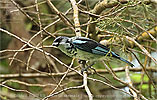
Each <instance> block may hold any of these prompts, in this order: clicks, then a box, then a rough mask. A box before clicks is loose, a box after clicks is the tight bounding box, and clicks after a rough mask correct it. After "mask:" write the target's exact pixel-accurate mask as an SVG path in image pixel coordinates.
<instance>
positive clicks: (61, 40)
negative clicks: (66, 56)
mask: <svg viewBox="0 0 157 100" xmlns="http://www.w3.org/2000/svg"><path fill="white" fill-rule="evenodd" d="M67 41H68V37H64V36H59V37H57V38H56V39H55V40H54V41H53V43H52V45H53V46H55V47H58V46H59V45H60V44H65V43H66V42H67Z"/></svg>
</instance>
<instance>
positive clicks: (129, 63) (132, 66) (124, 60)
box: [119, 57, 134, 67]
mask: <svg viewBox="0 0 157 100" xmlns="http://www.w3.org/2000/svg"><path fill="white" fill-rule="evenodd" d="M119 59H120V60H121V61H123V62H126V63H128V64H129V65H130V66H131V67H134V65H133V64H132V63H131V62H129V61H127V60H125V59H123V58H121V57H120V58H119Z"/></svg>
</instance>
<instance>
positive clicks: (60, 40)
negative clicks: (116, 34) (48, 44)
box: [53, 37, 134, 67]
mask: <svg viewBox="0 0 157 100" xmlns="http://www.w3.org/2000/svg"><path fill="white" fill-rule="evenodd" d="M53 45H54V46H57V47H58V48H59V49H60V50H61V51H62V52H64V53H65V54H67V55H68V56H70V57H75V58H79V59H81V60H89V61H96V60H103V59H105V58H108V57H113V58H117V59H119V60H121V61H123V62H126V63H128V64H129V65H131V66H132V67H133V66H134V65H133V64H132V63H130V62H129V61H127V60H125V59H123V58H121V57H120V56H119V55H118V54H116V53H115V52H113V51H111V50H110V49H109V48H107V47H106V46H104V45H102V44H100V43H98V42H96V41H94V40H92V39H89V38H85V37H72V38H68V37H57V38H56V39H55V40H54V42H53Z"/></svg>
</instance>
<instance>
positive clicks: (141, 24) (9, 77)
mask: <svg viewBox="0 0 157 100" xmlns="http://www.w3.org/2000/svg"><path fill="white" fill-rule="evenodd" d="M76 1H77V2H79V0H76ZM111 1H113V0H111ZM111 1H107V0H106V4H107V5H106V7H104V8H103V10H102V11H101V13H95V12H94V11H95V10H94V8H96V6H98V5H99V4H100V3H102V2H103V0H82V1H81V2H80V3H79V4H78V5H77V6H78V8H79V21H80V25H81V29H82V36H88V37H89V38H92V39H95V40H97V41H98V42H101V43H102V44H104V45H106V46H108V47H109V48H111V49H112V51H114V52H116V53H118V54H119V55H120V56H121V57H123V58H125V59H128V60H129V61H131V62H132V63H133V64H134V65H135V67H134V68H130V72H129V76H130V78H131V80H132V83H133V86H134V87H135V88H136V89H137V90H139V91H140V92H141V94H142V95H144V96H145V97H146V98H148V99H150V100H156V99H157V93H156V92H157V91H156V89H155V88H154V86H153V85H152V82H153V83H154V85H155V86H156V87H157V78H156V77H157V65H156V63H155V62H154V61H153V60H152V58H154V59H157V44H156V43H157V41H156V36H157V17H156V16H157V4H156V3H157V2H155V1H154V2H151V1H147V2H146V1H145V0H143V1H138V0H137V1H136V0H131V1H125V0H124V1H125V2H121V3H120V2H118V3H117V1H115V3H112V2H111ZM122 1H123V0H122ZM51 2H52V3H53V5H54V6H55V7H56V8H57V9H58V10H59V11H60V12H61V13H62V14H64V15H65V16H66V18H68V20H69V21H70V22H71V23H72V24H73V23H74V19H73V10H72V7H71V2H70V1H68V0H51ZM109 4H112V6H111V5H109ZM18 7H19V8H18ZM92 14H95V15H92ZM97 15H99V16H97ZM28 16H29V17H28ZM100 16H101V17H102V16H103V18H100ZM91 20H92V21H95V22H93V23H95V27H94V28H95V32H94V31H92V32H91V31H90V30H88V28H89V27H90V26H89V25H91V24H90V23H88V22H89V21H91ZM92 21H91V22H92ZM35 22H37V23H38V25H37V24H36V23H35ZM45 27H46V28H45ZM0 28H1V31H0V100H28V99H30V100H39V99H41V98H43V97H45V96H47V95H49V94H50V93H51V92H52V91H53V90H54V91H55V92H57V91H59V90H62V89H64V88H68V87H74V86H79V85H81V84H82V76H80V75H79V74H77V73H75V72H73V71H71V72H69V73H68V74H67V75H66V77H65V78H64V79H63V81H62V82H61V84H60V86H59V87H58V88H57V89H56V90H55V88H56V86H57V84H58V83H59V82H60V80H61V78H62V77H63V75H65V72H66V71H67V68H66V67H65V66H64V65H62V64H61V63H60V62H59V61H61V62H63V63H64V64H66V65H68V66H69V65H70V64H71V62H72V58H70V57H68V56H66V55H65V54H64V53H62V52H61V51H60V50H58V49H56V48H54V47H52V46H51V44H52V42H53V40H54V39H55V37H57V36H68V37H72V36H75V32H74V31H73V30H71V28H70V26H68V25H67V24H66V23H65V22H63V21H62V20H61V19H60V18H59V17H58V15H57V14H56V13H55V11H54V10H53V9H52V8H51V7H50V6H49V5H48V4H47V2H46V0H0ZM43 28H45V30H46V31H42V32H41V30H42V29H43ZM89 29H90V28H89ZM3 30H6V31H8V32H10V33H11V34H14V35H15V36H17V37H19V38H20V39H21V40H24V41H27V42H28V41H30V40H31V41H30V42H29V43H30V44H31V45H33V46H34V47H37V48H39V49H40V50H43V52H41V51H40V50H36V49H34V48H32V47H31V46H30V45H25V44H26V43H23V42H21V40H19V39H17V37H14V36H12V35H9V34H7V32H4V31H3ZM146 31H147V32H149V35H148V33H147V32H146ZM87 33H89V34H87ZM124 36H128V37H131V38H133V39H135V40H136V41H137V42H138V43H139V44H140V46H142V47H144V48H145V49H146V50H147V51H148V53H150V55H151V57H152V58H151V57H150V56H148V55H147V54H146V53H145V52H144V51H143V50H142V49H141V48H139V47H138V46H137V44H135V43H134V42H133V41H128V39H127V38H124ZM44 52H46V53H49V54H51V55H53V56H54V58H57V59H59V61H57V60H56V59H54V58H53V57H51V56H48V55H46V54H44ZM107 62H108V63H109V65H110V66H111V67H112V69H113V71H114V72H115V73H116V75H117V76H118V77H119V78H120V79H121V80H123V81H125V82H128V80H127V78H126V71H125V66H126V64H125V63H123V62H120V61H115V60H112V61H107ZM93 67H94V68H95V69H96V70H97V72H98V73H99V74H101V75H102V76H105V77H106V78H108V79H109V80H110V81H111V83H110V84H111V85H113V86H115V87H117V88H119V89H122V90H125V91H127V92H129V93H131V92H130V90H129V87H127V86H126V85H124V84H122V83H120V82H118V81H116V80H115V79H114V78H113V77H112V75H111V74H110V73H109V72H108V71H107V70H106V69H105V67H104V64H103V63H102V62H101V61H100V62H97V63H96V64H95V65H94V66H93ZM72 68H74V69H75V70H77V71H79V72H80V70H81V67H80V66H79V64H78V60H77V59H76V60H75V61H74V64H73V65H72ZM143 68H144V69H145V70H146V71H147V73H148V75H149V76H150V78H149V77H148V75H146V73H145V70H144V69H143ZM89 77H91V78H94V79H99V80H102V81H104V82H107V81H106V79H104V78H103V77H100V76H99V75H97V74H96V73H94V71H93V70H89ZM88 86H89V88H90V90H91V92H92V94H93V96H94V100H104V99H105V100H133V98H132V97H131V96H130V95H128V94H126V93H123V92H122V91H118V90H115V89H113V88H111V87H108V86H107V85H104V84H102V83H99V82H94V81H92V80H89V81H88ZM54 99H55V100H63V99H64V100H88V96H87V94H86V92H85V90H84V89H72V90H69V91H64V92H62V93H60V94H58V95H55V96H53V97H51V98H49V100H54ZM134 100H135V99H134Z"/></svg>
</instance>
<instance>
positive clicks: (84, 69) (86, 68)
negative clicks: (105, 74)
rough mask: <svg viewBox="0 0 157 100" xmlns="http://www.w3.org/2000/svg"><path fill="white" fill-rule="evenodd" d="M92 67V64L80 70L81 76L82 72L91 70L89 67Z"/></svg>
mask: <svg viewBox="0 0 157 100" xmlns="http://www.w3.org/2000/svg"><path fill="white" fill-rule="evenodd" d="M93 65H94V63H93V64H91V65H89V66H87V67H85V68H82V70H81V74H83V72H84V71H87V70H88V69H89V68H91V66H93Z"/></svg>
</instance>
